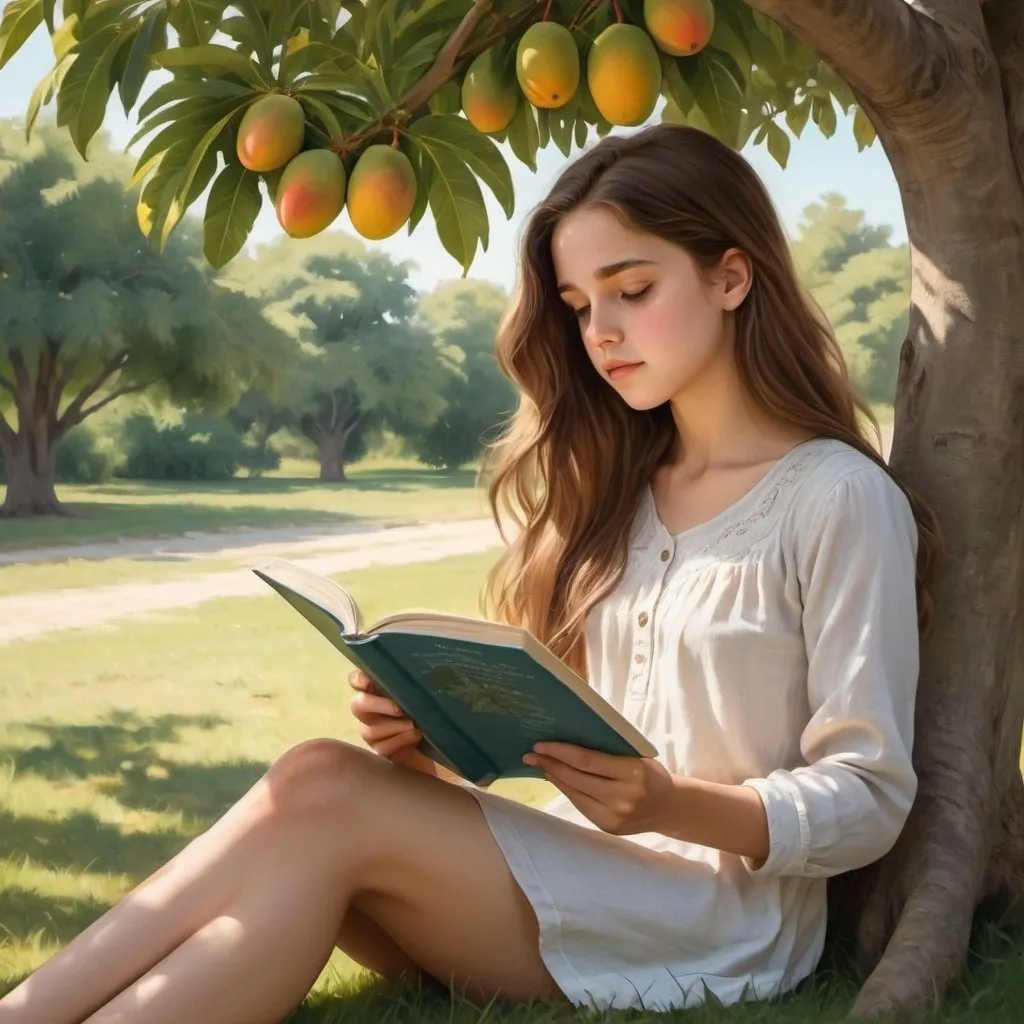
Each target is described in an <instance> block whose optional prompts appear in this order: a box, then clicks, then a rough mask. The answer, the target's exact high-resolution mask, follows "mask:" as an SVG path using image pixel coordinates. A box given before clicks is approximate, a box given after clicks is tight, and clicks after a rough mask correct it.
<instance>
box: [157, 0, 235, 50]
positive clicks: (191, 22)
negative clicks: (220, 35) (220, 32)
mask: <svg viewBox="0 0 1024 1024" xmlns="http://www.w3.org/2000/svg"><path fill="white" fill-rule="evenodd" d="M224 7H225V5H224V3H223V2H220V0H176V2H175V3H173V4H171V5H170V6H169V8H168V19H169V21H170V23H171V27H172V28H174V30H175V31H176V32H177V33H178V36H179V37H180V41H181V45H182V46H183V47H193V46H200V45H202V44H205V43H209V41H210V40H211V39H212V38H213V34H214V32H215V31H216V29H217V25H218V24H219V23H220V20H221V18H222V17H223V15H224Z"/></svg>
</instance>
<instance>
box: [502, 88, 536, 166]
mask: <svg viewBox="0 0 1024 1024" xmlns="http://www.w3.org/2000/svg"><path fill="white" fill-rule="evenodd" d="M508 145H509V148H510V149H511V150H512V152H513V153H514V154H515V156H516V159H518V160H519V161H520V162H522V163H524V164H526V166H527V167H529V168H530V170H531V171H533V172H534V173H536V171H537V150H538V149H539V148H540V135H539V132H538V129H537V116H536V112H535V111H534V108H533V106H532V104H530V103H527V102H526V100H525V99H524V100H522V101H521V102H520V103H519V106H518V107H517V108H516V112H515V116H514V117H513V118H512V120H511V121H510V122H509V126H508Z"/></svg>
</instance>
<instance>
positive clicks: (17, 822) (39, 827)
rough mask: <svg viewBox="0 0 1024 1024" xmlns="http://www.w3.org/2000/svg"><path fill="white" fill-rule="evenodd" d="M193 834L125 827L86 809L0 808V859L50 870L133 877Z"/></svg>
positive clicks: (140, 875)
mask: <svg viewBox="0 0 1024 1024" xmlns="http://www.w3.org/2000/svg"><path fill="white" fill-rule="evenodd" d="M192 838H193V835H192V834H190V833H185V832H180V831H177V830H170V829H163V830H156V831H152V832H141V831H140V832H128V833H125V832H124V831H123V830H122V829H121V828H120V827H119V826H118V825H115V824H111V823H110V822H106V821H100V820H99V819H98V818H97V817H96V816H95V815H94V814H90V813H89V812H87V811H73V812H72V813H71V814H69V815H68V816H67V817H64V818H40V817H34V816H31V815H23V814H20V815H19V814H12V813H11V812H10V811H7V810H0V859H3V860H9V861H11V862H13V863H15V864H19V863H21V862H22V861H23V860H25V858H26V857H27V858H28V859H29V860H31V861H32V862H34V863H36V864H39V865H40V866H42V867H45V868H50V869H51V870H54V871H70V872H74V873H82V872H86V871H90V872H98V873H107V874H124V875H128V876H130V877H131V879H132V880H133V881H138V880H141V879H143V878H145V877H147V876H148V875H151V874H152V873H153V872H154V871H155V870H156V869H157V868H158V867H160V866H161V865H162V864H166V863H167V861H169V860H170V859H171V858H172V857H174V856H175V855H176V854H177V853H179V852H180V851H181V850H182V849H184V848H185V846H187V845H188V843H189V842H190V841H191V839H192Z"/></svg>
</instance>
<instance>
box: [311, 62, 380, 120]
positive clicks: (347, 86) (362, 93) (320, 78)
mask: <svg viewBox="0 0 1024 1024" xmlns="http://www.w3.org/2000/svg"><path fill="white" fill-rule="evenodd" d="M309 89H316V90H321V89H323V90H327V91H330V92H335V93H338V94H339V98H340V97H344V96H347V97H349V98H350V99H351V100H352V101H354V102H355V103H357V104H358V105H359V106H358V108H356V109H358V110H359V112H358V113H357V114H355V115H354V116H357V117H362V118H365V119H373V118H376V117H377V116H378V115H379V114H383V113H384V110H382V109H380V108H379V106H378V99H377V97H375V96H370V95H368V94H367V92H366V89H365V83H364V81H363V79H362V76H353V77H351V78H350V77H349V76H348V75H341V74H336V73H331V74H329V73H327V72H319V73H317V74H313V75H310V76H309V77H308V78H304V79H303V80H302V81H301V82H300V83H299V84H298V85H296V86H295V92H296V93H297V94H298V95H300V96H301V95H302V94H303V93H305V92H306V91H308V90H309Z"/></svg>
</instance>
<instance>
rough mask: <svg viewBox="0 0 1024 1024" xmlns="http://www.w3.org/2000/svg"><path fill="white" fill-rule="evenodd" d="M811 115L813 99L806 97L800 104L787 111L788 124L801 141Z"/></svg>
mask: <svg viewBox="0 0 1024 1024" xmlns="http://www.w3.org/2000/svg"><path fill="white" fill-rule="evenodd" d="M810 115H811V98H810V96H804V98H803V99H802V100H800V102H799V103H796V104H794V105H793V106H791V107H790V108H789V109H788V110H787V111H786V124H787V125H788V126H789V130H790V131H791V132H792V133H793V134H794V135H795V136H796V137H797V138H798V139H799V138H800V136H801V134H802V133H803V130H804V128H805V127H806V125H807V118H808V117H810Z"/></svg>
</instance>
